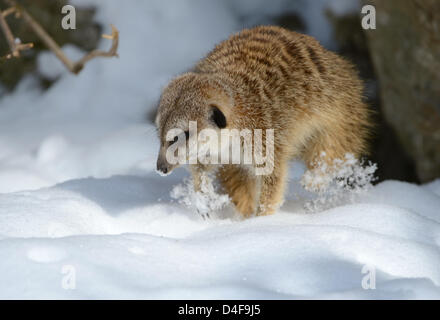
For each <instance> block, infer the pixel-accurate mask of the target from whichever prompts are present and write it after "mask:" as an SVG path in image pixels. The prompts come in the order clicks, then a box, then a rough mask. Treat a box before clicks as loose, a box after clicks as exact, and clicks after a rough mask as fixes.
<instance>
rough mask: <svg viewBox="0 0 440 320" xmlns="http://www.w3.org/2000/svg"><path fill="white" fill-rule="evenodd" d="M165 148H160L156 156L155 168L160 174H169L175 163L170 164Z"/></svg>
mask: <svg viewBox="0 0 440 320" xmlns="http://www.w3.org/2000/svg"><path fill="white" fill-rule="evenodd" d="M165 155H166V150H164V151H163V150H160V152H159V156H158V157H157V163H156V170H157V172H158V173H159V174H160V175H164V176H165V175H169V174H170V173H171V172H172V171H173V170H174V169H175V168H176V166H177V165H175V164H171V163H169V162H168V160H167V158H166V156H165Z"/></svg>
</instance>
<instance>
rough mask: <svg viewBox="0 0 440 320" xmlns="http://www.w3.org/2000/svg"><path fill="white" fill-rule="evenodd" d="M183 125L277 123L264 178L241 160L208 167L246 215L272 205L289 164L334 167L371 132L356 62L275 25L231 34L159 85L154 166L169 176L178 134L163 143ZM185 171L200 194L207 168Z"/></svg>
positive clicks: (361, 148)
mask: <svg viewBox="0 0 440 320" xmlns="http://www.w3.org/2000/svg"><path fill="white" fill-rule="evenodd" d="M189 121H196V122H197V125H198V126H197V128H198V129H197V130H200V129H202V128H212V129H215V130H221V129H224V128H229V129H231V128H234V129H239V130H240V129H250V130H252V129H263V130H264V129H274V151H275V152H274V158H273V162H274V163H273V171H272V172H271V173H270V174H268V175H262V176H257V175H255V173H254V172H255V171H254V170H252V168H249V167H244V166H242V165H234V164H226V165H219V166H214V167H216V168H217V173H216V176H217V178H218V180H219V182H220V184H221V186H222V188H223V189H224V191H225V192H226V193H227V194H228V195H229V197H230V199H231V201H232V202H233V204H234V205H235V208H236V210H237V211H238V212H239V213H241V214H242V215H243V217H249V216H251V215H254V214H257V215H268V214H272V213H274V212H275V211H276V210H277V209H278V207H279V206H280V204H281V203H282V202H283V197H284V191H285V187H286V183H287V172H288V164H289V161H290V160H292V159H301V160H303V161H304V162H305V164H306V165H307V169H308V171H309V173H314V171H317V170H318V169H317V167H316V166H317V163H321V162H322V161H324V162H325V163H328V164H331V163H333V161H334V160H335V159H343V158H344V156H345V155H346V154H347V153H350V154H352V155H354V156H355V157H357V158H359V157H360V156H362V155H364V154H366V153H367V151H368V148H367V141H368V139H367V138H368V136H369V132H370V128H371V120H370V112H369V109H368V107H367V105H366V104H365V103H364V101H363V83H362V81H361V80H360V78H359V77H358V75H357V72H356V70H355V68H354V66H353V65H352V64H351V63H350V62H348V61H347V60H345V59H343V58H342V57H340V56H338V55H337V54H335V53H333V52H330V51H328V50H326V49H325V48H323V47H322V46H321V45H320V44H319V42H318V41H317V40H315V39H314V38H312V37H310V36H307V35H304V34H299V33H296V32H293V31H288V30H285V29H283V28H280V27H275V26H260V27H255V28H252V29H245V30H243V31H241V32H239V33H237V34H234V35H232V36H231V37H229V39H227V40H225V41H223V42H221V43H220V44H218V45H217V46H216V47H215V48H214V49H213V50H212V51H211V52H210V53H209V54H208V55H207V56H206V57H205V58H204V59H202V60H201V61H199V63H198V64H197V65H196V66H195V68H194V69H193V70H192V71H191V72H188V73H185V74H182V75H180V76H178V77H177V78H175V79H173V80H172V81H171V82H170V83H169V85H168V86H167V87H166V88H165V89H164V90H163V92H162V96H161V99H160V103H159V108H158V111H157V116H156V120H155V123H156V125H157V128H158V134H159V138H160V151H159V156H158V160H157V169H158V171H161V172H163V173H170V172H171V171H172V170H173V169H174V168H175V167H176V165H171V164H169V163H168V162H167V160H166V157H165V154H166V150H167V148H169V147H170V145H172V144H173V143H175V142H176V141H177V137H176V138H174V139H172V141H167V139H166V134H167V132H168V131H169V130H170V129H172V128H180V129H181V130H182V131H183V132H185V133H186V136H187V137H186V138H188V123H189ZM186 140H188V139H186ZM251 167H252V166H251ZM190 169H191V170H190V171H191V172H192V176H193V179H194V187H195V189H196V191H200V175H201V173H202V172H204V171H208V170H213V166H206V165H201V164H194V165H190ZM317 174H319V173H317ZM305 187H306V188H309V189H314V188H315V187H316V186H308V185H305Z"/></svg>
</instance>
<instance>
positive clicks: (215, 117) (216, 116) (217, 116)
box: [211, 105, 226, 129]
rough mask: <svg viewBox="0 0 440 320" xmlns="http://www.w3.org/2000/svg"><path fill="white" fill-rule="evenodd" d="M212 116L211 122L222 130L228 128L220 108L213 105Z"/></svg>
mask: <svg viewBox="0 0 440 320" xmlns="http://www.w3.org/2000/svg"><path fill="white" fill-rule="evenodd" d="M211 107H212V115H211V120H212V121H213V122H214V123H215V124H216V125H217V127H219V128H220V129H223V128H226V117H225V115H224V114H223V112H221V111H220V109H219V108H217V107H216V106H214V105H212V106H211Z"/></svg>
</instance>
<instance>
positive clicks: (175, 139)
mask: <svg viewBox="0 0 440 320" xmlns="http://www.w3.org/2000/svg"><path fill="white" fill-rule="evenodd" d="M177 140H179V136H175V137H174V139H173V141H170V145H172V144H175V143H176V142H177Z"/></svg>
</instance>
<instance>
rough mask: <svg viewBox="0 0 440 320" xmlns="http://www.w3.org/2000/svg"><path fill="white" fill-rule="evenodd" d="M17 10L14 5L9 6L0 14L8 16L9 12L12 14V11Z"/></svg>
mask: <svg viewBox="0 0 440 320" xmlns="http://www.w3.org/2000/svg"><path fill="white" fill-rule="evenodd" d="M16 11H17V8H15V7H10V8H9V9H6V10H4V11H3V13H2V15H3V17H5V18H6V17H7V16H9V15H10V14H12V13H14V12H16Z"/></svg>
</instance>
